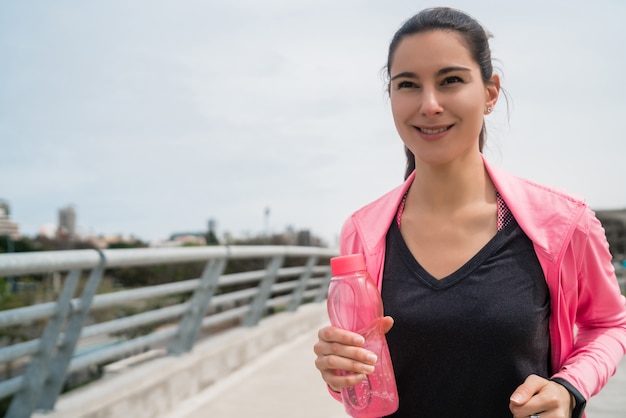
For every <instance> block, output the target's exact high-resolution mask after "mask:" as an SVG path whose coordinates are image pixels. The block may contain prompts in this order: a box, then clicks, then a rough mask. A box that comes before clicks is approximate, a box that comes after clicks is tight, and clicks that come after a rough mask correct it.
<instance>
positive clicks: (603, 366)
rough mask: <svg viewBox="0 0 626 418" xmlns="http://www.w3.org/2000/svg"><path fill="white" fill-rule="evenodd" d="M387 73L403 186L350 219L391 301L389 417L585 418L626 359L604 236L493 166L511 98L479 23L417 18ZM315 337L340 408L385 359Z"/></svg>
mask: <svg viewBox="0 0 626 418" xmlns="http://www.w3.org/2000/svg"><path fill="white" fill-rule="evenodd" d="M387 75H388V81H389V84H388V93H389V96H390V102H391V111H392V115H393V120H394V123H395V126H396V130H397V132H398V134H399V136H400V138H401V139H402V141H403V143H404V145H405V149H406V154H407V157H408V162H407V172H406V176H405V182H404V183H403V184H402V185H400V186H399V187H397V188H395V189H394V190H392V191H391V192H389V193H387V194H386V195H384V196H383V197H381V198H379V199H378V200H376V201H374V202H373V203H371V204H369V205H366V206H365V207H363V208H361V209H360V210H358V211H357V212H355V213H354V214H353V215H352V216H351V217H350V218H349V219H348V220H347V221H346V223H345V225H344V227H343V230H342V236H341V253H342V254H354V253H362V254H363V255H364V257H365V260H366V267H367V270H368V271H369V273H370V275H371V276H372V277H373V278H375V280H376V281H377V284H378V287H379V289H380V290H381V294H382V300H383V303H384V307H385V314H386V315H387V317H386V318H385V319H384V325H385V328H386V329H387V330H388V333H387V341H388V344H389V350H390V354H391V358H392V362H393V365H394V371H395V377H396V381H397V385H398V393H399V399H400V406H399V409H398V411H397V412H396V413H394V414H393V415H391V416H393V417H415V416H424V417H434V416H436V417H450V418H452V417H459V416H463V417H476V418H479V417H481V418H482V417H504V416H513V417H515V418H521V417H529V416H533V417H541V416H543V417H546V418H547V417H550V416H571V417H580V416H582V415H583V410H584V407H585V404H586V401H587V399H589V397H590V396H592V395H594V394H596V393H597V392H598V391H600V389H602V387H603V386H604V385H605V384H606V381H607V379H608V376H611V375H612V374H613V373H614V372H615V370H616V367H617V364H618V363H619V361H620V359H621V358H622V357H623V356H624V352H625V350H626V306H625V299H624V297H623V296H622V295H621V294H620V291H619V287H618V284H617V280H616V277H615V273H614V270H613V268H612V264H611V254H610V253H609V251H608V245H607V241H606V237H605V235H604V230H603V229H602V227H601V225H600V222H599V221H598V220H597V218H596V217H595V215H594V213H593V212H592V211H591V210H590V209H589V208H588V207H587V205H586V204H585V203H584V202H583V201H580V200H578V199H575V198H573V197H571V196H567V195H564V194H563V193H560V192H557V191H555V190H553V189H551V188H548V187H545V186H540V185H537V184H535V183H531V182H529V181H527V180H524V179H520V178H517V177H513V176H511V175H510V174H508V173H505V172H503V171H500V170H498V169H496V168H495V167H493V166H492V165H491V164H490V163H489V162H488V161H487V159H486V158H485V157H484V156H483V155H482V148H483V145H484V140H485V126H484V119H485V117H486V116H488V115H489V114H491V112H492V110H493V109H494V107H495V106H496V104H497V101H498V97H499V94H500V91H501V88H500V78H499V76H498V75H495V74H493V66H492V63H491V52H490V47H489V34H488V32H487V31H486V30H485V29H484V28H483V27H482V26H481V25H480V24H479V23H478V22H477V21H476V20H475V19H473V18H472V17H470V16H469V15H467V14H466V13H464V12H461V11H459V10H455V9H450V8H435V9H427V10H424V11H422V12H420V13H418V14H417V15H415V16H413V17H412V18H410V19H409V20H408V21H406V23H405V24H404V25H403V26H402V27H401V28H400V29H399V30H398V31H397V32H396V34H395V36H394V38H393V40H392V42H391V45H390V47H389V55H388V61H387ZM600 301H601V302H600ZM576 328H577V329H578V331H575V329H576ZM318 335H319V340H318V342H317V344H316V345H315V352H316V354H317V360H316V367H317V368H318V369H319V371H320V372H321V374H322V377H323V379H324V381H325V382H326V383H327V384H328V386H329V389H330V391H331V393H332V394H333V396H335V397H337V398H339V397H340V396H341V395H340V394H339V393H338V391H339V390H341V389H342V388H345V387H349V386H353V385H355V384H356V383H358V382H359V381H361V380H363V379H365V378H366V375H367V374H370V373H372V367H371V366H372V365H374V367H376V359H375V358H373V356H372V355H371V353H369V352H368V351H367V350H366V349H364V348H363V347H362V344H363V338H362V337H361V336H360V335H358V334H357V333H351V332H348V331H345V330H342V329H339V328H336V327H325V328H323V329H321V330H320V331H319V334H318ZM346 371H347V372H349V373H345V372H346Z"/></svg>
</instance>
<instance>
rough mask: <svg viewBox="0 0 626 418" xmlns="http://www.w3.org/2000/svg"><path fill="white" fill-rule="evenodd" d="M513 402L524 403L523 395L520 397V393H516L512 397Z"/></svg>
mask: <svg viewBox="0 0 626 418" xmlns="http://www.w3.org/2000/svg"><path fill="white" fill-rule="evenodd" d="M511 401H513V402H517V403H519V402H522V395H520V394H519V393H514V394H513V395H511Z"/></svg>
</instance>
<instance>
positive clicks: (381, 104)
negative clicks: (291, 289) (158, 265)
mask: <svg viewBox="0 0 626 418" xmlns="http://www.w3.org/2000/svg"><path fill="white" fill-rule="evenodd" d="M436 5H449V6H453V7H457V8H460V9H463V10H465V11H467V12H469V13H470V14H472V15H473V16H475V17H476V18H478V20H480V21H481V22H482V23H483V24H484V25H485V26H486V28H487V29H488V30H489V31H491V32H492V33H493V35H494V38H493V40H492V50H493V57H494V58H495V60H496V65H497V67H498V69H499V72H500V73H501V75H502V77H503V86H504V88H505V90H506V93H507V97H508V101H507V100H504V98H502V99H501V100H500V102H499V103H498V106H497V107H496V110H495V112H494V114H492V115H491V116H489V118H488V134H489V138H488V143H487V149H486V154H487V156H488V158H489V159H490V160H491V161H492V162H493V163H494V164H496V165H498V166H501V167H504V168H505V169H507V170H509V171H511V172H513V173H514V174H517V175H520V176H524V177H527V178H530V179H532V180H535V181H537V182H541V183H545V184H548V185H550V186H553V187H557V188H560V189H563V190H565V191H567V192H570V193H575V194H578V195H581V196H584V197H585V198H586V199H587V201H588V203H589V204H590V205H591V207H592V208H594V209H601V210H604V209H622V208H626V188H624V186H623V172H624V164H623V159H624V155H625V154H626V153H625V151H626V141H624V128H623V120H624V115H625V114H626V101H625V100H624V97H626V83H624V82H623V81H622V79H623V77H622V73H623V69H624V67H625V66H626V49H625V48H624V47H623V42H624V40H626V37H625V35H624V32H623V22H624V19H625V18H626V3H624V2H622V1H619V0H597V1H594V2H587V1H582V0H572V1H567V2H566V1H545V0H541V1H540V0H530V1H524V2H519V1H501V2H492V1H486V0H484V1H483V0H471V1H470V0H467V1H460V0H459V1H448V2H440V1H429V2H424V1H416V0H413V1H406V0H394V1H393V2H387V1H384V2H383V1H373V0H361V1H358V0H344V1H341V2H337V1H334V0H314V1H313V0H298V1H288V0H262V1H258V0H211V1H193V0H180V1H177V2H172V1H160V0H157V1H154V0H151V1H145V0H135V1H117V0H114V1H106V2H104V1H99V2H79V1H66V0H60V1H56V2H46V1H42V0H34V1H27V2H2V3H0V199H2V201H3V205H2V208H3V209H2V211H3V216H4V220H5V221H6V222H9V224H10V225H12V226H11V228H12V229H11V234H13V235H14V236H15V237H19V236H22V237H24V236H36V235H39V234H41V235H42V236H49V237H58V236H59V234H61V235H63V234H65V235H63V236H68V235H69V236H71V237H74V238H79V239H81V240H91V241H92V242H96V243H97V244H98V245H100V246H103V245H104V246H106V245H107V243H109V242H116V241H120V240H121V241H123V240H129V239H130V240H138V241H143V242H146V243H159V242H161V243H162V242H164V241H168V242H171V241H173V240H175V239H176V238H177V237H178V238H180V237H181V236H185V237H186V238H185V239H190V240H193V238H192V237H193V236H198V235H202V234H207V233H208V232H210V233H211V234H212V236H213V237H214V238H215V239H216V240H218V241H219V242H227V241H236V240H238V239H255V238H258V237H265V238H267V237H271V236H274V235H276V234H283V235H284V234H291V235H290V236H291V237H296V238H297V237H298V236H300V238H303V237H304V239H305V241H306V239H308V240H309V241H307V242H309V243H313V244H316V245H317V244H320V245H327V246H334V245H336V243H337V236H338V234H339V231H340V228H341V225H342V223H343V221H344V219H345V218H346V217H347V216H348V215H349V214H350V213H351V212H352V211H354V210H355V209H357V208H358V207H360V206H361V205H363V204H365V203H367V202H369V201H371V200H373V199H375V198H376V197H378V196H379V195H381V194H382V193H384V192H385V191H387V190H388V189H390V188H392V187H393V186H395V185H397V184H398V183H400V182H401V181H402V175H403V169H404V156H403V151H402V145H401V142H400V139H399V138H398V137H397V134H396V132H395V129H394V126H393V122H392V119H391V115H390V111H389V102H388V99H387V97H386V94H385V85H384V80H383V77H382V74H383V73H382V69H383V66H384V65H385V62H386V54H387V48H388V43H389V41H390V39H391V37H392V35H393V33H394V31H395V30H396V29H397V28H398V27H399V26H400V25H401V23H402V22H403V21H404V19H406V18H408V17H409V16H410V15H412V14H414V13H415V12H416V11H418V10H419V9H421V8H424V7H429V6H436ZM62 219H65V221H63V220H62ZM68 219H69V220H68ZM6 222H5V223H6ZM9 224H7V225H9ZM190 237H191V238H190ZM307 237H308V238H307ZM296 238H294V239H296Z"/></svg>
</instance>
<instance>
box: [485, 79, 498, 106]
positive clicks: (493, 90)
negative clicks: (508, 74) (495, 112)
mask: <svg viewBox="0 0 626 418" xmlns="http://www.w3.org/2000/svg"><path fill="white" fill-rule="evenodd" d="M485 93H486V94H485V109H486V108H491V109H493V108H495V107H496V102H497V101H498V97H499V96H500V76H499V75H497V74H494V75H493V76H491V80H490V82H489V84H487V87H486V89H485Z"/></svg>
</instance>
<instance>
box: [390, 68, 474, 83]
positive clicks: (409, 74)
mask: <svg viewBox="0 0 626 418" xmlns="http://www.w3.org/2000/svg"><path fill="white" fill-rule="evenodd" d="M454 71H471V70H470V69H469V68H467V67H461V66H454V67H445V68H442V69H441V70H439V71H437V77H441V76H442V75H445V74H448V73H451V72H454ZM397 78H415V79H419V76H418V75H417V74H415V73H413V72H410V71H404V72H401V73H398V74H396V75H394V76H393V77H391V81H393V80H395V79H397Z"/></svg>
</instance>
